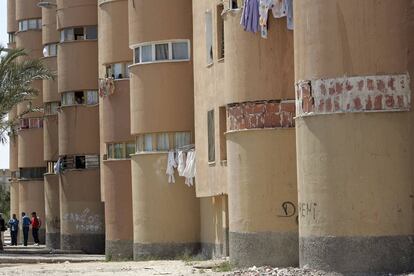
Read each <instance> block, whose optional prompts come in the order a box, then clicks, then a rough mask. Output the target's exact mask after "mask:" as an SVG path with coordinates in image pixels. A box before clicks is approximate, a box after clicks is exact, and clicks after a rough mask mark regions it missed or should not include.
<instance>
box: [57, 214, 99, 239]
mask: <svg viewBox="0 0 414 276" xmlns="http://www.w3.org/2000/svg"><path fill="white" fill-rule="evenodd" d="M62 220H63V221H65V222H66V223H70V224H72V225H74V227H75V228H76V230H77V231H79V232H89V233H100V232H103V231H104V225H103V219H102V217H101V216H100V215H98V214H93V213H92V212H91V210H90V209H88V208H86V209H84V210H83V211H82V212H80V213H66V214H64V215H63V217H62Z"/></svg>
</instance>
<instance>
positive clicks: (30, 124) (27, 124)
mask: <svg viewBox="0 0 414 276" xmlns="http://www.w3.org/2000/svg"><path fill="white" fill-rule="evenodd" d="M31 128H43V118H22V119H20V128H19V129H20V130H22V129H31Z"/></svg>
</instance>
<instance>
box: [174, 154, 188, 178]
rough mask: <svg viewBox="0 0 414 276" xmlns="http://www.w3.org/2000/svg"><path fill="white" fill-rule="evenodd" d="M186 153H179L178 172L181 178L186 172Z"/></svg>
mask: <svg viewBox="0 0 414 276" xmlns="http://www.w3.org/2000/svg"><path fill="white" fill-rule="evenodd" d="M185 157H186V156H185V152H183V151H179V152H178V156H177V161H176V162H177V164H178V166H177V171H178V175H179V176H184V170H185V159H186V158H185Z"/></svg>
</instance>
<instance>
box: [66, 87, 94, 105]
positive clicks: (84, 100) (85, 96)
mask: <svg viewBox="0 0 414 276" xmlns="http://www.w3.org/2000/svg"><path fill="white" fill-rule="evenodd" d="M75 92H83V103H81V104H78V103H77V102H76V99H75ZM91 92H95V93H96V97H97V102H96V103H92V104H88V94H89V93H91ZM69 93H72V94H73V97H72V99H73V102H72V103H71V104H67V103H66V100H64V99H65V95H68V94H69ZM81 105H85V106H96V105H99V93H98V90H84V91H67V92H62V93H61V107H68V106H81Z"/></svg>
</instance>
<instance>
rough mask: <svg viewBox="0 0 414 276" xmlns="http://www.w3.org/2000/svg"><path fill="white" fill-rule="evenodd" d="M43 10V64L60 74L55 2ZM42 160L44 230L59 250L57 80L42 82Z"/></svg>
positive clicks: (53, 0)
mask: <svg viewBox="0 0 414 276" xmlns="http://www.w3.org/2000/svg"><path fill="white" fill-rule="evenodd" d="M49 3H50V5H52V6H48V7H45V8H42V44H43V62H44V64H45V65H46V66H47V67H48V68H49V69H50V70H52V71H54V72H57V57H56V55H57V44H58V43H59V32H58V31H57V29H56V6H54V5H56V1H55V0H52V1H49ZM43 104H44V107H43V111H44V119H43V142H44V151H43V158H44V160H45V162H48V170H47V173H46V174H45V176H44V181H45V187H44V190H45V195H44V197H45V214H46V217H45V222H46V223H45V227H46V246H47V247H48V248H52V249H60V202H59V177H58V175H55V174H54V170H53V166H54V164H55V162H57V161H58V158H59V134H58V130H59V128H58V116H57V108H58V106H60V95H59V93H58V81H57V78H56V79H54V80H43Z"/></svg>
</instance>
